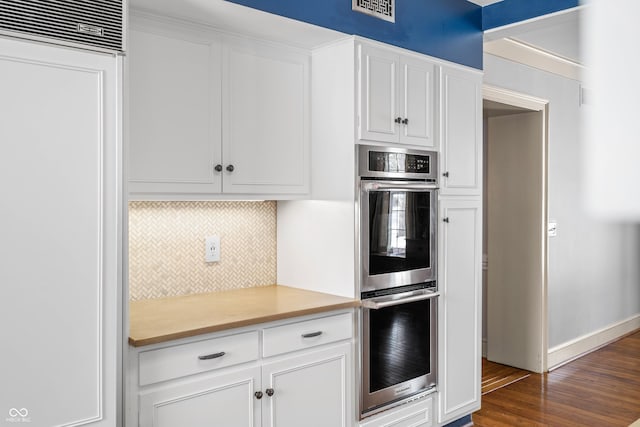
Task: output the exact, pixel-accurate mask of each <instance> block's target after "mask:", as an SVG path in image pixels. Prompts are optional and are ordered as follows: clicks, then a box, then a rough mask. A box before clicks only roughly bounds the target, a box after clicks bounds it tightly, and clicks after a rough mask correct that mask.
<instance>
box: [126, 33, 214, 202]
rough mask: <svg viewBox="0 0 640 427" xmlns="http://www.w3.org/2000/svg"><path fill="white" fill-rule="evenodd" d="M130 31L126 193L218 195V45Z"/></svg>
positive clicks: (190, 38)
mask: <svg viewBox="0 0 640 427" xmlns="http://www.w3.org/2000/svg"><path fill="white" fill-rule="evenodd" d="M154 31H157V32H151V31H147V30H144V31H143V30H131V31H130V32H129V54H128V56H127V58H128V59H129V76H130V79H129V85H128V86H129V107H130V108H129V110H130V111H129V114H130V115H129V118H130V120H129V158H130V160H129V162H130V163H129V166H130V170H129V180H130V188H129V190H130V193H132V194H134V195H135V194H145V193H151V194H153V193H219V192H220V191H221V182H222V181H221V178H222V174H221V173H220V172H217V171H215V169H214V168H215V166H216V165H217V164H221V163H222V158H221V138H222V133H221V129H220V128H221V111H220V109H221V94H220V91H221V87H220V86H221V55H222V53H221V45H220V42H219V41H216V40H212V39H211V38H208V39H205V38H198V37H196V36H192V37H189V36H187V34H189V33H186V32H185V33H184V35H181V36H178V35H175V34H173V33H171V32H169V30H163V31H162V32H160V31H158V30H154Z"/></svg>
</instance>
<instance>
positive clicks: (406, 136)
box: [399, 57, 436, 149]
mask: <svg viewBox="0 0 640 427" xmlns="http://www.w3.org/2000/svg"><path fill="white" fill-rule="evenodd" d="M400 68H401V70H402V75H401V78H400V81H401V82H402V83H401V88H402V90H401V93H400V102H399V105H400V116H401V117H402V121H401V123H400V142H402V143H404V144H412V145H420V146H423V147H425V148H431V149H433V148H436V141H435V138H434V133H433V110H434V107H435V95H434V81H435V79H434V71H435V66H434V65H433V64H431V63H429V62H427V61H420V60H417V59H413V58H408V57H402V59H401V64H400Z"/></svg>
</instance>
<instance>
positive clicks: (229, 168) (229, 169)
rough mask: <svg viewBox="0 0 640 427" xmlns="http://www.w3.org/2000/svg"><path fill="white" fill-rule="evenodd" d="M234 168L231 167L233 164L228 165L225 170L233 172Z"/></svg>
mask: <svg viewBox="0 0 640 427" xmlns="http://www.w3.org/2000/svg"><path fill="white" fill-rule="evenodd" d="M234 169H235V168H234V167H233V165H229V166H227V170H228V171H229V172H233V170H234Z"/></svg>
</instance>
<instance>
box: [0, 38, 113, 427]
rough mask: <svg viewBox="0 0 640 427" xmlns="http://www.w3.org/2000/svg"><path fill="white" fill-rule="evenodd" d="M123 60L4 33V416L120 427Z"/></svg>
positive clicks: (0, 187)
mask: <svg viewBox="0 0 640 427" xmlns="http://www.w3.org/2000/svg"><path fill="white" fill-rule="evenodd" d="M120 67H121V61H120V60H119V59H117V58H115V57H113V56H108V55H101V54H94V53H89V52H81V51H77V50H74V49H66V48H59V47H55V46H50V45H45V44H40V43H31V42H25V41H18V40H10V39H2V38H0V94H1V95H0V96H1V99H2V101H0V123H1V124H0V141H1V144H2V154H0V194H2V202H1V203H2V204H1V207H0V235H1V236H2V238H1V239H0V259H2V266H1V267H0V284H1V286H0V301H2V307H1V309H0V325H2V326H1V327H0V343H2V344H1V345H2V363H1V364H0V384H1V386H0V417H1V419H2V420H4V419H5V418H6V421H7V425H11V424H13V423H17V425H19V424H20V423H27V424H28V425H33V426H34V427H35V426H53V425H56V426H61V425H65V426H70V425H91V426H114V425H117V424H118V423H119V420H118V418H117V405H118V401H119V398H120V397H121V396H120V394H121V393H120V390H119V387H118V378H119V377H120V374H121V373H120V372H119V369H118V364H119V360H120V358H121V353H120V350H119V348H120V345H121V339H120V330H121V328H120V327H119V324H120V321H121V319H120V317H119V313H120V311H119V310H118V306H119V304H120V301H121V295H120V293H121V283H120V274H118V272H119V270H120V255H121V249H122V248H121V236H120V233H121V230H122V228H121V227H122V223H121V222H120V221H121V218H122V204H121V203H122V200H121V190H122V188H121V176H120V173H121V171H122V168H121V157H120V155H121V138H120V134H119V130H118V124H119V123H120V118H119V117H118V115H119V114H120V107H119V103H120V99H119V97H118V94H119V93H120V88H119V80H120V73H119V71H118V70H119V69H120Z"/></svg>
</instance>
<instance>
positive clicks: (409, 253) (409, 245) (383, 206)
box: [369, 191, 431, 275]
mask: <svg viewBox="0 0 640 427" xmlns="http://www.w3.org/2000/svg"><path fill="white" fill-rule="evenodd" d="M430 210H431V206H430V193H429V192H428V191H426V192H410V191H372V192H370V193H369V274H371V275H376V274H384V273H395V272H399V271H408V270H417V269H421V268H430V267H431V266H430V265H429V264H430V257H429V253H430V247H429V245H430V242H431V240H430V224H429V214H430Z"/></svg>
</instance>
